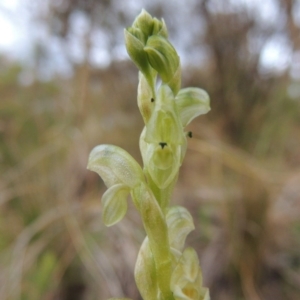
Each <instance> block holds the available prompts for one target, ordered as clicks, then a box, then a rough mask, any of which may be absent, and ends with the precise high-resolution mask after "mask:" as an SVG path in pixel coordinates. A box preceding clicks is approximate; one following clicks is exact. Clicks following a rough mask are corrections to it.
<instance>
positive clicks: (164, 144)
mask: <svg viewBox="0 0 300 300" xmlns="http://www.w3.org/2000/svg"><path fill="white" fill-rule="evenodd" d="M159 145H160V146H161V149H164V147H165V146H167V143H165V142H160V143H159Z"/></svg>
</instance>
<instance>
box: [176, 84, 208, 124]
mask: <svg viewBox="0 0 300 300" xmlns="http://www.w3.org/2000/svg"><path fill="white" fill-rule="evenodd" d="M176 105H177V108H178V112H179V114H180V118H181V122H182V125H183V126H186V125H188V124H189V123H190V122H191V121H192V120H193V119H194V118H196V117H197V116H199V115H203V114H206V113H207V112H208V111H209V110H210V105H209V96H208V94H207V93H206V92H205V91H204V90H202V89H200V88H193V87H191V88H185V89H182V90H180V91H179V93H178V94H177V96H176Z"/></svg>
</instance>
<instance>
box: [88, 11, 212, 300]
mask: <svg viewBox="0 0 300 300" xmlns="http://www.w3.org/2000/svg"><path fill="white" fill-rule="evenodd" d="M125 44H126V49H127V52H128V54H129V56H130V58H131V59H132V61H133V62H134V63H135V65H136V66H137V67H138V69H139V85H138V95H137V102H138V107H139V109H140V113H141V115H142V117H143V120H144V123H145V127H144V129H143V130H142V133H141V136H140V150H141V154H142V159H143V169H142V167H141V166H140V165H139V164H138V163H137V162H136V161H135V159H134V158H133V157H132V156H131V155H130V154H129V153H127V152H126V151H125V150H123V149H121V148H119V147H117V146H114V145H100V146H97V147H95V148H94V149H93V150H92V152H91V154H90V157H89V162H88V169H90V170H92V171H95V172H97V173H98V174H99V175H100V176H101V177H102V179H103V181H104V183H105V184H106V186H107V188H108V189H107V191H106V192H105V193H104V194H103V196H102V205H103V209H102V215H103V221H104V223H105V225H107V226H112V225H114V224H116V223H118V222H119V221H121V220H122V218H123V217H124V216H125V214H126V211H127V198H128V196H129V195H131V198H132V200H133V203H134V205H135V207H136V209H137V210H138V212H139V213H140V215H141V219H142V222H143V226H144V229H145V232H146V234H147V236H146V238H145V240H144V242H143V244H142V246H141V249H140V251H139V254H138V258H137V262H136V266H135V280H136V283H137V286H138V289H139V291H140V293H141V296H142V297H143V299H144V300H208V299H209V293H208V290H207V289H206V288H204V287H203V286H202V272H201V268H200V266H199V260H198V257H197V254H196V252H195V250H193V249H192V248H184V244H185V239H186V236H187V235H188V234H189V233H190V231H191V230H193V229H194V224H193V219H192V216H191V215H190V213H189V212H188V211H187V210H186V209H185V208H184V207H181V206H170V198H171V195H172V191H173V188H174V185H175V183H176V181H177V178H178V172H179V168H180V166H181V164H182V161H183V159H184V156H185V153H186V148H187V137H188V136H191V133H190V132H186V131H185V126H187V125H188V124H189V123H190V122H191V121H192V120H193V119H194V118H195V117H197V116H199V115H202V114H205V113H207V112H208V111H209V110H210V106H209V96H208V95H207V93H206V92H205V91H204V90H202V89H200V88H195V87H193V88H184V89H181V76H180V74H181V67H180V58H179V56H178V54H177V52H176V50H175V48H174V47H173V45H172V44H171V43H170V41H169V40H168V30H167V27H166V24H165V22H164V20H161V21H160V20H158V19H156V18H152V16H151V15H150V14H149V13H147V12H146V11H145V10H142V12H141V13H140V14H139V15H138V16H137V17H136V19H135V21H134V22H133V24H132V26H131V27H129V28H127V29H125ZM158 78H159V79H160V80H161V83H160V84H159V85H158V84H157V79H158ZM113 299H117V298H113ZM118 299H125V298H118Z"/></svg>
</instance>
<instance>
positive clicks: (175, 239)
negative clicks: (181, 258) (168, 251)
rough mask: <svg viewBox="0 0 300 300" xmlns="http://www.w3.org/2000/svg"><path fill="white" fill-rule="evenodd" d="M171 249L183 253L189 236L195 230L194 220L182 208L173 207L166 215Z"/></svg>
mask: <svg viewBox="0 0 300 300" xmlns="http://www.w3.org/2000/svg"><path fill="white" fill-rule="evenodd" d="M166 220H167V225H168V230H169V240H170V245H171V247H173V248H175V249H177V250H179V251H182V249H183V246H184V243H185V239H186V237H187V235H188V234H189V233H190V232H191V231H192V230H194V229H195V226H194V222H193V218H192V216H191V214H190V213H189V212H188V210H187V209H186V208H184V207H182V206H173V207H171V208H170V209H169V210H168V212H167V215H166Z"/></svg>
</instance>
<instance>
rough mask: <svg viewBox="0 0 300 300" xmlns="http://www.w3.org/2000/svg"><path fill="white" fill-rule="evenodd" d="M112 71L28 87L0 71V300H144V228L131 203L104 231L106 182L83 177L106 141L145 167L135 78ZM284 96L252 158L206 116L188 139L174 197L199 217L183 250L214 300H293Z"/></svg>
mask: <svg viewBox="0 0 300 300" xmlns="http://www.w3.org/2000/svg"><path fill="white" fill-rule="evenodd" d="M118 65H119V67H117V66H116V65H112V66H111V68H110V69H108V70H103V71H93V70H90V69H89V68H87V66H84V67H80V68H78V69H77V70H76V73H75V76H74V78H71V79H69V80H55V79H54V80H53V81H51V82H44V83H42V82H34V83H33V84H31V85H29V86H21V85H20V84H19V83H18V78H19V76H20V72H22V68H20V67H19V66H10V65H8V66H7V67H6V68H4V67H3V70H2V72H1V74H0V96H1V101H0V153H1V156H0V164H1V175H0V299H1V300H2V299H3V300H5V299H7V300H15V299H24V300H27V299H28V300H34V299H45V300H48V299H49V300H50V299H51V300H52V299H64V300H65V299H67V300H69V299H72V300H76V299H88V300H89V299H91V300H92V299H106V298H108V297H110V296H121V295H122V294H124V295H126V296H129V297H131V298H133V299H138V297H139V296H138V293H137V291H136V288H135V284H134V280H133V268H134V263H135V259H136V254H137V251H138V248H139V246H140V243H141V241H142V239H143V231H142V228H141V224H140V220H139V218H138V217H137V215H136V213H135V211H134V208H133V207H130V209H129V211H128V215H127V216H126V218H125V219H124V220H123V221H122V223H121V224H120V225H116V226H114V227H112V228H104V226H103V225H102V222H101V205H100V196H101V193H102V192H103V189H104V186H103V183H102V182H101V180H100V179H99V178H98V176H96V175H95V174H93V173H92V172H88V171H87V170H86V163H87V158H88V154H89V152H90V150H91V148H92V147H94V146H95V145H97V144H102V143H113V144H117V145H119V146H121V147H123V148H125V149H126V150H127V151H128V152H130V153H131V154H132V155H133V156H134V157H136V158H137V160H139V161H141V159H140V155H139V151H138V138H139V133H140V132H141V130H142V119H141V117H140V116H139V113H138V108H137V106H136V87H137V74H136V73H137V72H136V70H135V69H132V66H131V65H127V64H126V63H124V64H123V63H119V64H118ZM187 85H189V84H187ZM280 99H281V98H280ZM280 99H278V103H277V104H276V106H274V107H273V106H272V107H270V108H264V110H268V114H267V115H269V116H270V117H269V118H268V119H266V120H265V122H264V124H262V129H261V132H260V135H259V138H257V143H256V144H252V146H253V147H251V149H253V152H252V153H253V154H249V153H251V151H248V153H246V152H245V151H243V150H241V149H240V148H238V146H234V147H233V146H231V145H229V144H228V143H227V142H226V138H224V136H223V134H222V126H221V125H219V123H218V121H216V120H215V119H214V122H211V120H210V118H209V116H208V118H202V120H200V121H199V122H198V123H197V122H196V123H195V124H194V125H192V127H191V130H192V131H193V133H194V136H195V138H194V139H192V140H190V141H189V151H188V153H187V157H186V161H185V162H184V164H183V166H182V173H181V175H180V179H179V182H178V186H177V188H176V191H175V193H174V201H175V202H177V203H178V202H181V201H184V202H185V205H187V206H188V207H189V208H190V210H191V211H192V212H193V213H194V216H195V221H196V225H197V230H196V233H193V234H191V236H190V238H189V242H190V243H193V244H194V246H195V248H197V249H198V250H199V254H200V256H201V265H203V269H204V280H205V281H206V283H207V284H208V285H209V286H210V287H211V294H212V297H213V299H217V300H220V299H250V300H255V299H266V300H268V299H272V300H276V299H295V300H296V299H299V297H300V296H299V295H300V291H299V286H300V285H299V284H298V283H299V275H298V274H299V269H300V265H299V261H300V257H299V253H300V242H299V236H300V233H299V226H300V225H299V224H300V223H299V220H298V217H299V215H300V199H299V197H300V196H299V195H300V191H299V182H300V179H299V167H300V163H299V161H298V160H297V159H299V158H297V153H298V152H297V151H298V150H299V149H300V142H299V138H297V134H298V136H299V123H298V124H297V122H296V121H295V119H296V117H298V116H299V106H297V105H294V106H293V107H292V108H291V106H289V107H286V105H284V103H282V102H281V100H280ZM212 101H213V99H212ZM297 107H298V110H297ZM279 116H280V118H279ZM250 131H251V128H249V135H251V136H253V134H252V133H251V132H250ZM280 132H281V134H277V133H280ZM275 141H276V143H275ZM276 146H278V147H276ZM274 147H275V149H274ZM248 150H249V149H248ZM289 205H290V206H291V207H292V208H290V206H289ZM276 297H277V298H276Z"/></svg>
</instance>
